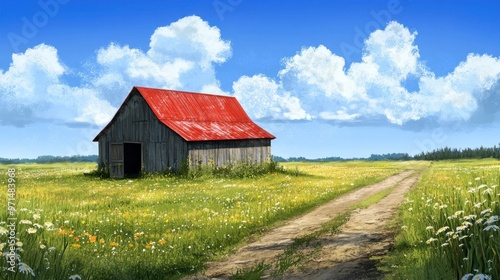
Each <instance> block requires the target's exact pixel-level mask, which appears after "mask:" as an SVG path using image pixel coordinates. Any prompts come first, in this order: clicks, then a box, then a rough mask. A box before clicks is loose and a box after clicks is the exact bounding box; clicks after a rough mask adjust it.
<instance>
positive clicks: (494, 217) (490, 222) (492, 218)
mask: <svg viewBox="0 0 500 280" xmlns="http://www.w3.org/2000/svg"><path fill="white" fill-rule="evenodd" d="M496 221H498V216H496V215H495V216H491V217H489V218H488V219H487V220H486V222H484V223H485V224H488V225H489V224H492V223H494V222H496Z"/></svg>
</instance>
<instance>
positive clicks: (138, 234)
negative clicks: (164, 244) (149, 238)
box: [134, 232, 144, 238]
mask: <svg viewBox="0 0 500 280" xmlns="http://www.w3.org/2000/svg"><path fill="white" fill-rule="evenodd" d="M143 234H144V232H136V233H134V237H135V238H138V237H141V236H142V235H143Z"/></svg>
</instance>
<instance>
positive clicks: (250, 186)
mask: <svg viewBox="0 0 500 280" xmlns="http://www.w3.org/2000/svg"><path fill="white" fill-rule="evenodd" d="M415 165H422V163H416V162H406V163H405V162H346V163H321V164H318V163H287V164H284V167H285V168H286V169H287V170H290V172H284V173H274V174H267V175H264V176H261V177H258V178H255V179H227V178H214V177H202V178H195V179H182V178H176V177H162V176H147V177H145V178H140V179H130V180H129V179H124V180H111V179H99V178H96V177H92V176H85V175H84V173H86V172H90V171H92V170H94V169H95V168H96V167H95V165H93V164H46V165H38V164H26V165H17V166H2V167H1V168H2V173H1V177H0V181H1V182H2V185H4V186H6V187H7V185H8V184H9V176H8V172H7V171H8V169H9V168H15V178H13V179H15V182H13V183H14V184H15V186H16V192H15V194H16V200H15V208H16V210H17V212H16V215H15V218H16V219H17V221H16V222H17V224H16V230H17V232H18V233H17V234H16V236H15V237H16V238H17V239H16V240H15V241H16V242H17V247H16V248H17V249H16V253H17V254H18V257H19V259H18V260H16V267H15V268H16V273H15V274H14V273H11V272H9V271H4V272H2V273H3V276H4V275H6V274H7V275H9V276H10V277H11V278H10V279H35V278H36V279H80V277H81V279H176V278H180V277H182V276H184V275H187V274H190V273H194V272H196V271H198V270H200V269H201V268H202V267H203V265H204V263H205V262H206V261H208V260H216V259H217V258H220V257H221V256H224V254H226V253H227V252H228V251H230V250H232V249H234V248H235V246H237V245H238V244H241V243H242V242H244V241H245V240H246V238H248V237H249V236H251V235H255V234H257V235H258V234H260V233H261V232H263V231H265V230H266V229H268V228H270V227H272V226H273V225H274V224H276V223H277V222H279V221H282V220H286V219H288V218H290V217H293V216H295V215H298V214H301V213H304V212H305V211H308V210H310V209H312V208H313V207H315V206H317V205H319V204H322V203H324V202H326V201H329V200H331V199H332V198H334V197H337V196H339V195H341V194H343V193H346V192H348V191H350V190H352V189H355V188H358V187H361V186H364V185H367V184H370V183H373V182H377V181H380V180H382V179H383V178H385V177H387V176H389V175H391V174H394V173H397V172H400V171H402V170H405V169H409V168H413V167H414V166H415ZM424 165H425V164H424ZM296 171H299V172H298V173H300V174H299V175H298V176H294V175H293V174H295V173H297V172H296ZM11 181H12V180H11ZM3 189H4V191H5V195H2V196H1V200H0V201H1V204H0V205H3V207H2V208H3V210H0V222H1V223H2V224H0V243H1V245H0V246H1V247H2V250H0V251H2V252H3V253H2V254H3V255H7V254H8V253H9V249H10V247H9V246H8V245H9V244H8V236H9V227H8V225H9V222H8V220H7V219H8V218H11V217H12V216H9V211H8V208H7V204H8V203H7V202H8V201H7V194H8V192H7V188H3ZM6 260H8V258H4V257H2V258H0V266H2V267H4V268H9V267H10V264H9V263H8V262H6ZM33 275H34V276H33Z"/></svg>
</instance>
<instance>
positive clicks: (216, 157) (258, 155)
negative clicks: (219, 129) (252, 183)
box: [188, 139, 271, 167]
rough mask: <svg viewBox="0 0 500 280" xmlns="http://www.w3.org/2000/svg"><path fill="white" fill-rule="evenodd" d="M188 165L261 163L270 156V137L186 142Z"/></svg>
mask: <svg viewBox="0 0 500 280" xmlns="http://www.w3.org/2000/svg"><path fill="white" fill-rule="evenodd" d="M188 149H189V165H190V166H191V167H193V166H199V165H206V164H209V165H212V164H215V165H216V166H224V165H228V164H230V163H231V164H238V163H241V162H250V163H262V162H265V161H266V160H268V159H270V157H271V140H270V139H253V140H230V141H203V142H188Z"/></svg>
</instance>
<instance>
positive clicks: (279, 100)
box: [233, 75, 311, 120]
mask: <svg viewBox="0 0 500 280" xmlns="http://www.w3.org/2000/svg"><path fill="white" fill-rule="evenodd" d="M233 90H234V96H235V97H236V98H237V99H238V100H239V101H240V102H241V104H242V106H243V107H244V108H245V110H246V111H247V113H248V114H249V115H250V117H252V118H256V119H262V118H268V117H271V118H275V119H280V118H282V117H284V118H286V119H290V120H303V119H306V120H308V119H311V116H310V115H308V114H307V113H306V112H305V111H304V109H302V107H301V106H300V101H299V99H298V98H297V97H294V96H291V95H290V93H289V92H286V91H285V90H284V89H283V88H282V86H281V85H280V84H277V83H276V82H275V81H273V80H271V79H269V78H268V77H265V76H264V75H255V76H252V77H248V76H243V77H240V78H239V79H238V81H236V82H234V83H233Z"/></svg>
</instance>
